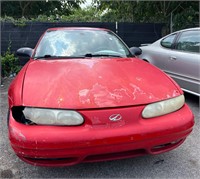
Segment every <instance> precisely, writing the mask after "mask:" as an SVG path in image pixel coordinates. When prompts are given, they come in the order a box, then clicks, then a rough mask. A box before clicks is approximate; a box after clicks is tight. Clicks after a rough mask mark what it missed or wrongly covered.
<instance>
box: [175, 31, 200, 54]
mask: <svg viewBox="0 0 200 179" xmlns="http://www.w3.org/2000/svg"><path fill="white" fill-rule="evenodd" d="M177 49H178V50H181V51H186V52H195V53H200V31H198V30H196V31H187V32H183V33H182V34H181V36H180V38H179V40H178V42H177Z"/></svg>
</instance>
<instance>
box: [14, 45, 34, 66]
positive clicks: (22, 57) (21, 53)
mask: <svg viewBox="0 0 200 179" xmlns="http://www.w3.org/2000/svg"><path fill="white" fill-rule="evenodd" d="M32 54H33V49H32V48H28V47H23V48H20V49H18V50H17V51H16V55H17V56H18V57H19V63H20V65H22V66H23V65H25V64H26V63H27V62H28V61H29V59H30V57H31V56H32Z"/></svg>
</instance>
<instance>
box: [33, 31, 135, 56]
mask: <svg viewBox="0 0 200 179" xmlns="http://www.w3.org/2000/svg"><path fill="white" fill-rule="evenodd" d="M104 56H109V57H130V56H131V54H130V52H129V50H128V48H127V46H126V45H125V44H124V43H123V42H122V41H121V40H120V39H119V38H118V37H117V36H116V35H115V34H114V33H112V32H110V31H105V30H92V29H62V30H61V29H59V30H50V31H47V32H46V33H45V34H44V36H43V38H42V39H41V41H40V43H39V45H38V47H37V49H36V51H35V55H34V58H38V59H39V58H50V57H53V58H56V57H57V58H59V57H66V58H67V57H69V58H73V57H74V58H79V57H80V58H82V57H104Z"/></svg>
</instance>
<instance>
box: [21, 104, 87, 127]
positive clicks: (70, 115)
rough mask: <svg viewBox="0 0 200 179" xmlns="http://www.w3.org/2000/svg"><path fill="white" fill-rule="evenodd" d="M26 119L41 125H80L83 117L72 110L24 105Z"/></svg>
mask: <svg viewBox="0 0 200 179" xmlns="http://www.w3.org/2000/svg"><path fill="white" fill-rule="evenodd" d="M23 113H24V116H25V118H26V119H28V120H30V121H32V122H34V123H36V124H41V125H67V126H72V125H80V124H82V123H83V121H84V119H83V117H82V116H81V115H80V114H79V113H77V112H76V111H72V110H58V109H42V108H31V107H25V108H24V110H23Z"/></svg>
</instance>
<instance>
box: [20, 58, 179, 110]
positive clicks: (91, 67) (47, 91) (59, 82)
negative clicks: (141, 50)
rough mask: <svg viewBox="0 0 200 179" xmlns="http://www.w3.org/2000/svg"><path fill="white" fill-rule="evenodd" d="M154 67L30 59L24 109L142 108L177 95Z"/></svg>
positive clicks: (130, 61)
mask: <svg viewBox="0 0 200 179" xmlns="http://www.w3.org/2000/svg"><path fill="white" fill-rule="evenodd" d="M179 90H180V89H179V88H178V87H177V86H176V85H175V84H174V83H173V82H172V81H171V79H170V78H169V77H168V76H167V75H165V74H164V73H163V72H161V71H160V70H159V69H157V68H156V67H154V66H152V65H150V64H148V63H146V62H143V61H141V60H139V59H136V58H110V59H107V58H88V59H87V58H86V59H72V60H66V59H59V60H30V61H29V64H28V67H27V70H26V74H25V78H24V83H23V93H22V100H23V101H22V102H23V105H25V106H32V107H46V108H61V109H62V108H63V109H64V108H65V109H89V108H107V107H120V106H133V105H142V104H147V103H152V102H156V101H160V100H163V99H166V98H171V97H175V96H178V95H180V93H181V92H180V91H179Z"/></svg>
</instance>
